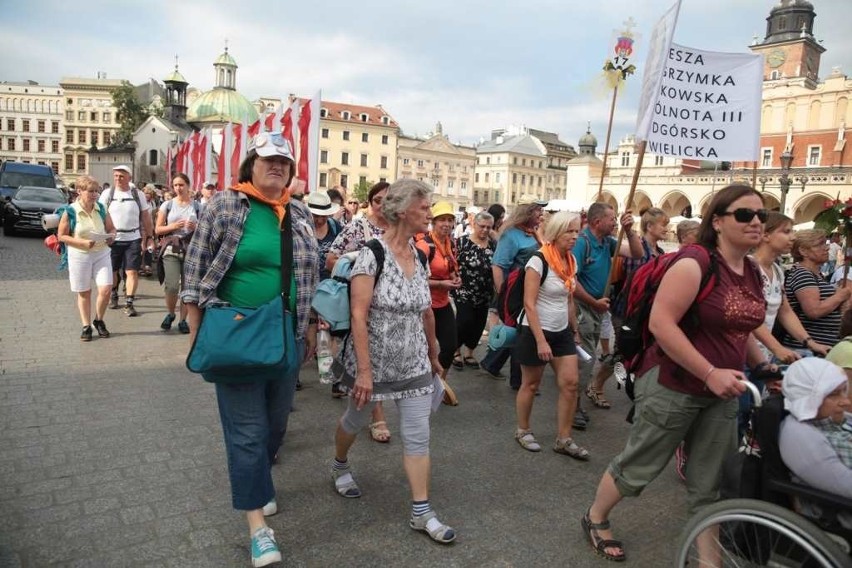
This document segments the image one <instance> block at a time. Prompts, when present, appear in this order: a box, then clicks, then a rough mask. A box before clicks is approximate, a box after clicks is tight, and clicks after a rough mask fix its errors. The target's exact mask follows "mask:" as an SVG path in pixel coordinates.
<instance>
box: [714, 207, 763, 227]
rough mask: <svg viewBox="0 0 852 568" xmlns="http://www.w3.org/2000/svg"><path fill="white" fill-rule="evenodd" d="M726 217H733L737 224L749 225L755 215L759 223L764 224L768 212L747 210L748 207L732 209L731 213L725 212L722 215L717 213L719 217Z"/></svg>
mask: <svg viewBox="0 0 852 568" xmlns="http://www.w3.org/2000/svg"><path fill="white" fill-rule="evenodd" d="M728 215H733V216H734V219H735V220H736V221H737V222H738V223H751V220H752V219H754V216H755V215H757V218H758V219H759V220H760V222H761V223H766V216H767V215H768V212H767V211H766V209H749V208H748V207H740V208H739V209H734V210H733V211H725V212H724V213H719V216H720V217H726V216H728Z"/></svg>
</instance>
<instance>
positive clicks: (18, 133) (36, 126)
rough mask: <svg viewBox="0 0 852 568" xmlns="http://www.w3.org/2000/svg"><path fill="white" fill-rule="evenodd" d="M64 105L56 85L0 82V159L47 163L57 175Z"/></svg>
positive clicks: (61, 143) (60, 155)
mask: <svg viewBox="0 0 852 568" xmlns="http://www.w3.org/2000/svg"><path fill="white" fill-rule="evenodd" d="M64 108H65V105H64V101H63V96H62V88H61V87H60V86H58V85H39V84H38V83H35V82H33V81H30V82H27V83H8V82H3V83H0V161H6V160H14V161H16V162H24V163H27V164H42V165H47V166H50V167H52V168H53V172H54V173H55V174H57V175H58V174H59V172H60V169H61V165H62V145H63V135H64V128H63V118H64V110H63V109H64Z"/></svg>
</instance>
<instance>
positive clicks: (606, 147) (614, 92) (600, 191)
mask: <svg viewBox="0 0 852 568" xmlns="http://www.w3.org/2000/svg"><path fill="white" fill-rule="evenodd" d="M617 97H618V83H616V84H615V86H614V87H613V88H612V103H611V104H610V106H609V124H608V125H607V127H606V142H605V143H604V154H603V166H602V167H601V179H600V183H598V196H597V198H596V199H595V201H603V181H604V175H605V174H606V163H607V160H608V159H609V137H610V135H611V134H612V121H613V117H614V116H615V99H616V98H617Z"/></svg>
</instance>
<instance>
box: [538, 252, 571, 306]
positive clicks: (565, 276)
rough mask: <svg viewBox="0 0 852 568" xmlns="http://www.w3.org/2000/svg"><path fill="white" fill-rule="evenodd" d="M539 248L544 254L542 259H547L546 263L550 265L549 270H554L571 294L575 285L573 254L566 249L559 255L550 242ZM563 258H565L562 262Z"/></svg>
mask: <svg viewBox="0 0 852 568" xmlns="http://www.w3.org/2000/svg"><path fill="white" fill-rule="evenodd" d="M540 250H541V254H542V255H543V256H544V260H546V261H547V265H548V266H549V267H550V270H552V271H554V272H555V273H556V275H557V276H559V277H560V278H561V279H562V281H563V282H565V287H566V288H567V289H568V293H569V294H573V293H574V288H576V286H577V279H576V275H577V264H576V262H575V261H574V255H573V254H571V251H568V252H567V253H565V254H564V255H560V254H559V251H557V250H556V247H555V246H553V244H552V243H545V244H543V245H542V246H541V249H540ZM563 259H564V260H565V262H564V263H563V262H562V261H563ZM566 264H567V267H566Z"/></svg>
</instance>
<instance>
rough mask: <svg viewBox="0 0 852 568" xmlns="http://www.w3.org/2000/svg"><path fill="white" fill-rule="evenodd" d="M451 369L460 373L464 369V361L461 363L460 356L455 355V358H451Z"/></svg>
mask: <svg viewBox="0 0 852 568" xmlns="http://www.w3.org/2000/svg"><path fill="white" fill-rule="evenodd" d="M453 367H455V368H456V369H458V370H460V371H461V370H462V369H464V361H462V358H461V355H456V356H455V357H453Z"/></svg>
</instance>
